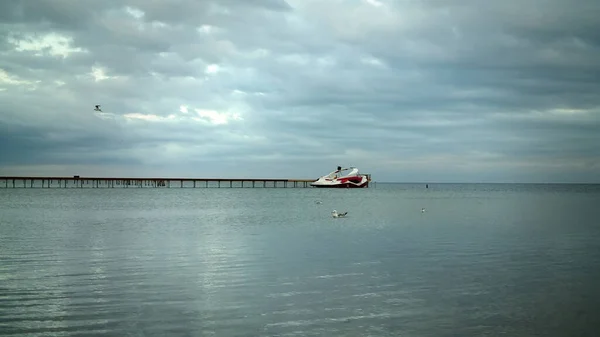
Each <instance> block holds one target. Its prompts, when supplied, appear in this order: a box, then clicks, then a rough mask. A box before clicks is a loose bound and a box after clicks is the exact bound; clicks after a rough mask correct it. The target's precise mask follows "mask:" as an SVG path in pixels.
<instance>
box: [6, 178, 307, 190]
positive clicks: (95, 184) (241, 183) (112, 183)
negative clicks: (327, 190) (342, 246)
mask: <svg viewBox="0 0 600 337" xmlns="http://www.w3.org/2000/svg"><path fill="white" fill-rule="evenodd" d="M315 180H316V179H249V178H236V179H221V178H100V177H80V176H73V177H1V176H0V188H144V187H146V188H148V187H150V188H172V187H177V188H211V187H212V188H220V187H227V188H234V187H239V188H252V187H257V188H258V187H260V188H267V187H271V188H274V187H282V188H299V187H302V188H304V187H312V186H310V183H311V182H313V181H315Z"/></svg>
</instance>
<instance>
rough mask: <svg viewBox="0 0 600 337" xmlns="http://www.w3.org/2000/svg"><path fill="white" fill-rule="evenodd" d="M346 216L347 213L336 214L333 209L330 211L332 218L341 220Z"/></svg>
mask: <svg viewBox="0 0 600 337" xmlns="http://www.w3.org/2000/svg"><path fill="white" fill-rule="evenodd" d="M346 214H348V212H344V213H338V212H337V211H336V210H335V209H334V210H333V211H331V216H333V217H334V218H343V217H345V216H346Z"/></svg>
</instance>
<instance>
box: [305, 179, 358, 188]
mask: <svg viewBox="0 0 600 337" xmlns="http://www.w3.org/2000/svg"><path fill="white" fill-rule="evenodd" d="M310 185H311V186H312V187H317V188H366V187H369V182H368V181H366V182H364V183H361V184H353V183H340V184H318V183H316V184H315V183H312V184H310Z"/></svg>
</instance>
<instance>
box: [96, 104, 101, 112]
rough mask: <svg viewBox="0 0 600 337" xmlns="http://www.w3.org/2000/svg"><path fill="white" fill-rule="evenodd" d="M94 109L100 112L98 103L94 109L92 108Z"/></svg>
mask: <svg viewBox="0 0 600 337" xmlns="http://www.w3.org/2000/svg"><path fill="white" fill-rule="evenodd" d="M94 111H100V112H102V110H100V105H96V109H94Z"/></svg>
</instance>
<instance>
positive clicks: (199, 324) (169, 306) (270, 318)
mask: <svg viewBox="0 0 600 337" xmlns="http://www.w3.org/2000/svg"><path fill="white" fill-rule="evenodd" d="M334 209H335V210H337V211H338V212H348V214H347V216H346V217H345V218H333V217H332V216H331V212H332V210H334ZM599 317H600V185H568V184H557V185H551V184H434V183H430V184H429V188H426V187H425V185H424V184H385V183H376V184H375V185H374V186H371V187H369V188H367V189H317V188H262V187H261V188H66V189H64V188H33V189H29V188H15V189H13V188H0V335H1V336H411V337H420V336H437V337H442V336H461V337H462V336H519V337H526V336H560V337H567V336H569V337H571V336H594V337H596V336H599V335H600V330H599V329H598V328H599V327H600V320H599Z"/></svg>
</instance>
